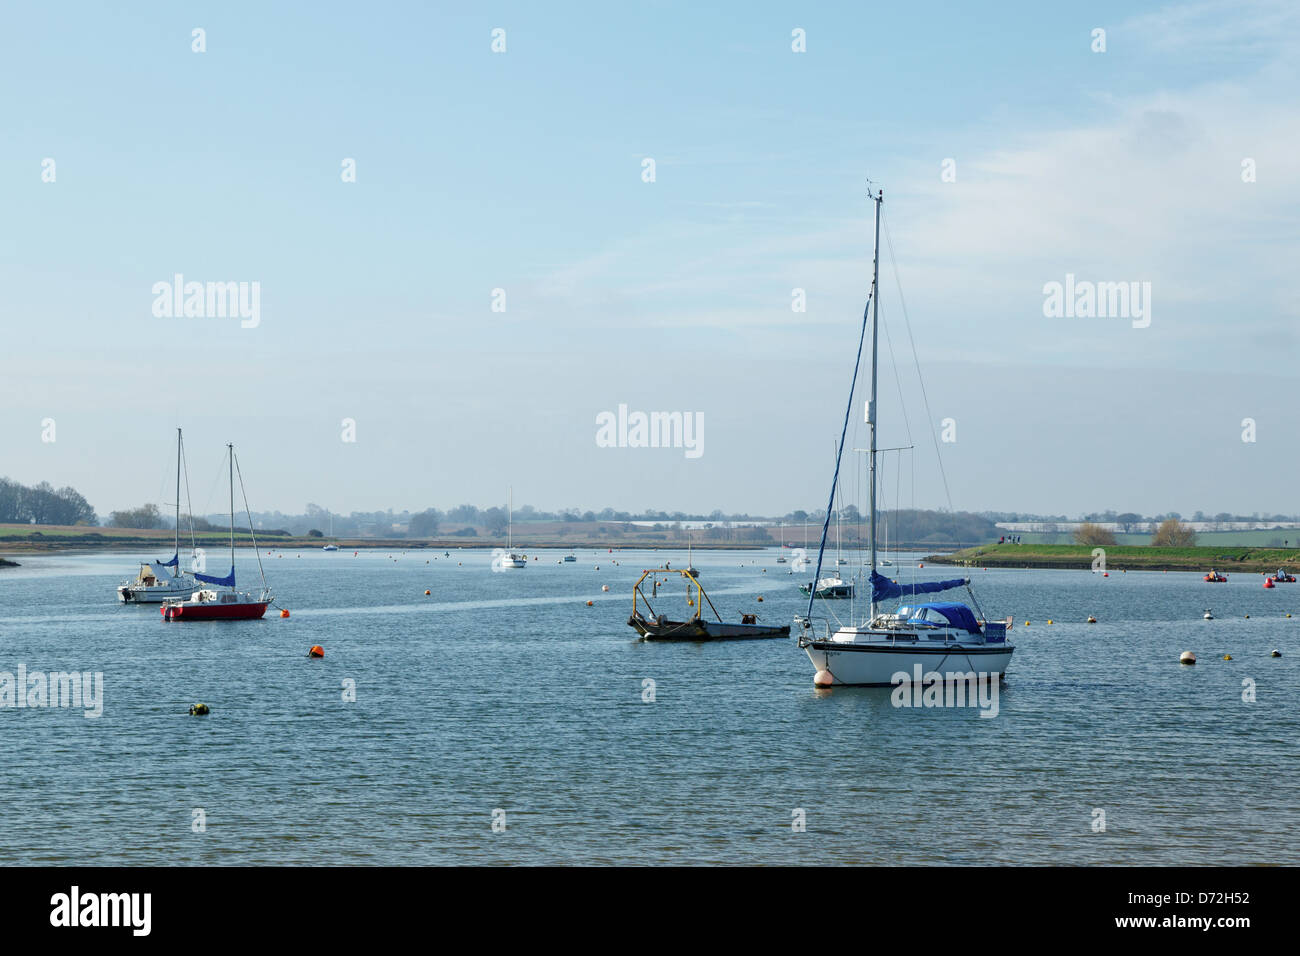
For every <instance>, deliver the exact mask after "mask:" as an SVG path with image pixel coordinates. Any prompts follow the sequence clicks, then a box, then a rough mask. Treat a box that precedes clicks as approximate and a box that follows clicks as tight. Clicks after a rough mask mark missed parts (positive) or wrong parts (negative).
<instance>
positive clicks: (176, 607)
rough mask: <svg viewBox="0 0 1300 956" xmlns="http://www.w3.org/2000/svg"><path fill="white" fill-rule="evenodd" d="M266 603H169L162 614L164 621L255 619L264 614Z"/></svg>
mask: <svg viewBox="0 0 1300 956" xmlns="http://www.w3.org/2000/svg"><path fill="white" fill-rule="evenodd" d="M267 603H268V602H265V601H253V602H251V603H247V604H244V603H240V604H209V605H203V604H169V605H167V606H166V607H164V608H163V609H162V616H163V620H164V621H255V620H257V619H258V618H260V617H262V616H263V615H264V614H266V608H267Z"/></svg>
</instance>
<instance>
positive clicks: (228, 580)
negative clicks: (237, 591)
mask: <svg viewBox="0 0 1300 956" xmlns="http://www.w3.org/2000/svg"><path fill="white" fill-rule="evenodd" d="M194 576H195V577H196V578H198V579H199V580H200V581H202V582H203V583H204V584H221V585H224V586H225V587H228V588H233V587H234V586H235V566H234V565H233V564H232V565H231V566H230V573H229V574H227V575H226V576H225V577H224V578H219V577H216V576H215V575H211V574H199V573H198V572H197V571H195V572H194Z"/></svg>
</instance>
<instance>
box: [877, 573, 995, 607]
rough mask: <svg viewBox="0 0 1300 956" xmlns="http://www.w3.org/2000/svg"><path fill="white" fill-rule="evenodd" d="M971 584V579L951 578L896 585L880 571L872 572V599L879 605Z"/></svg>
mask: <svg viewBox="0 0 1300 956" xmlns="http://www.w3.org/2000/svg"><path fill="white" fill-rule="evenodd" d="M967 584H970V579H969V578H950V579H949V580H947V581H920V582H917V583H915V584H895V583H894V582H893V581H891V580H889V578H887V577H885V576H884V575H883V574H881V573H880V572H879V571H872V572H871V599H872V600H873V601H875V602H877V603H879V602H880V601H888V600H890V599H891V598H898V597H911V596H913V595H916V594H938V593H939V592H940V591H951V590H952V589H953V588H960V587H965V586H966V585H967Z"/></svg>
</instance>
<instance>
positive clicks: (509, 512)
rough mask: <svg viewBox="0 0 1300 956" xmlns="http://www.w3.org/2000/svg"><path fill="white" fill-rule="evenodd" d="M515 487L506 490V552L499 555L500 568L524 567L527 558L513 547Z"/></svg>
mask: <svg viewBox="0 0 1300 956" xmlns="http://www.w3.org/2000/svg"><path fill="white" fill-rule="evenodd" d="M514 513H515V489H514V488H513V487H512V488H510V489H509V490H508V491H507V492H506V552H505V554H503V555H501V567H502V568H526V567H528V560H527V559H526V558H525V557H524V556H523V555H522V554H516V553H515V549H514V543H513V542H514Z"/></svg>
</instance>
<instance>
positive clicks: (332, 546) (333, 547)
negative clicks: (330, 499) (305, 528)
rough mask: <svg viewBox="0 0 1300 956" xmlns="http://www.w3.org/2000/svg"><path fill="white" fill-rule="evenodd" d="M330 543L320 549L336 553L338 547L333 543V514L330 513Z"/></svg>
mask: <svg viewBox="0 0 1300 956" xmlns="http://www.w3.org/2000/svg"><path fill="white" fill-rule="evenodd" d="M329 514H330V543H329V544H327V545H325V547H323V548H321V550H322V551H337V550H338V549H339V546H338V545H337V544H335V543H334V512H332V511H331V512H330V513H329Z"/></svg>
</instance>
